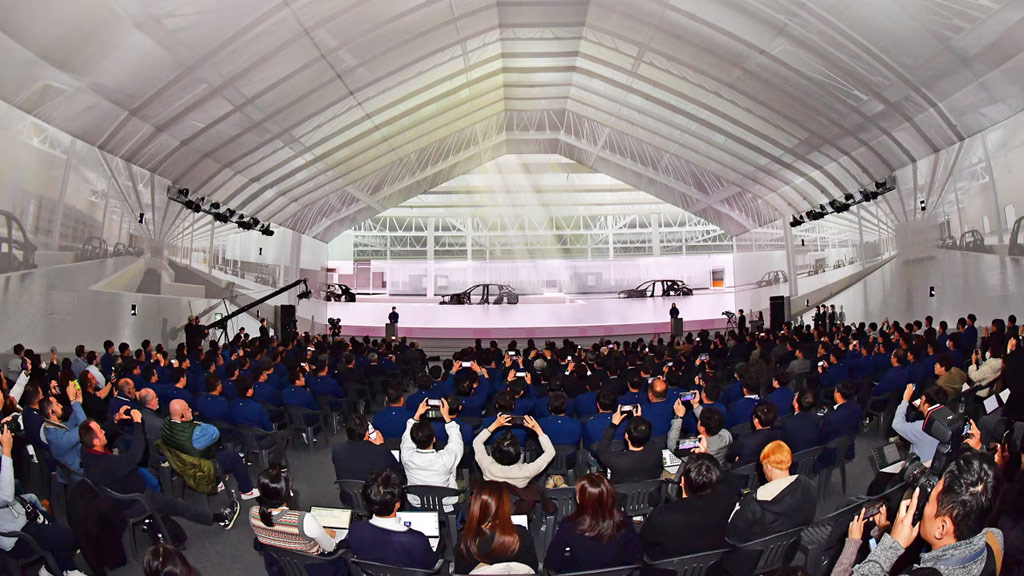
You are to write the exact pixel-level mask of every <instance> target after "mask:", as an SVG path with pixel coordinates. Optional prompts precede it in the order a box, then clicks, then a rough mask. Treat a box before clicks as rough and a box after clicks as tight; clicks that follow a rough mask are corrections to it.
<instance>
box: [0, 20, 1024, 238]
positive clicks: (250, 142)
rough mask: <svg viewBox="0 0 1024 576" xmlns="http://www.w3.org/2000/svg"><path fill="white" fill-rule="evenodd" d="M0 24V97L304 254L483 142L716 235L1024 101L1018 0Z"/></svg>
mask: <svg viewBox="0 0 1024 576" xmlns="http://www.w3.org/2000/svg"><path fill="white" fill-rule="evenodd" d="M0 13H2V14H3V18H0V57H2V58H3V60H4V67H3V69H2V70H0V98H2V99H4V100H5V101H7V102H9V103H11V104H13V105H14V106H17V107H18V108H20V109H22V110H23V111H25V112H27V113H29V114H32V115H34V116H36V117H38V118H40V119H41V120H43V121H45V122H47V123H49V124H51V125H53V126H55V127H57V128H59V129H61V130H64V131H66V132H68V133H70V134H72V135H74V136H75V137H77V138H80V139H82V140H84V141H86V142H88V143H90V144H94V145H96V146H98V147H99V148H101V149H102V150H104V151H106V152H109V153H111V154H113V155H116V156H119V157H121V158H123V159H125V160H126V161H128V162H130V163H132V164H135V165H137V166H139V167H141V168H144V169H146V170H150V171H152V172H155V173H156V174H159V175H160V176H162V177H165V178H167V179H170V180H171V181H173V182H175V183H176V184H179V185H181V186H186V187H190V188H192V190H193V191H194V193H195V194H196V195H198V196H206V197H208V198H211V199H215V200H217V201H220V202H221V203H222V204H225V205H230V206H232V207H234V208H236V209H239V210H241V211H243V212H245V213H246V214H249V215H255V216H257V217H259V218H260V219H261V220H269V221H271V222H274V223H275V224H280V225H285V226H288V227H291V228H293V229H295V230H297V231H299V232H302V233H306V234H310V235H314V236H316V237H318V238H320V239H323V240H329V239H331V238H332V237H333V236H334V235H336V234H338V233H339V232H341V231H343V230H344V229H345V228H347V227H348V226H349V225H351V224H352V223H353V222H355V221H358V219H360V218H365V217H366V216H368V215H372V214H375V213H378V212H380V211H382V210H385V209H387V208H388V207H391V206H395V205H397V204H399V203H400V202H401V201H404V200H405V199H408V198H411V197H413V196H415V195H417V194H419V193H421V192H423V191H425V190H428V189H430V187H431V186H433V185H439V184H441V183H443V182H445V181H447V180H450V179H451V178H453V177H455V176H458V175H460V174H462V173H465V172H468V171H470V170H472V169H473V168H476V167H478V166H480V165H481V164H483V163H486V162H489V161H490V160H493V159H494V158H496V157H498V156H500V155H502V154H504V153H508V152H517V153H557V154H563V155H565V156H566V157H568V158H570V159H572V160H573V161H576V162H579V163H581V164H583V165H585V166H587V167H589V168H591V169H594V170H598V171H602V172H606V173H608V174H609V175H610V176H613V177H615V178H617V179H619V180H622V181H623V182H626V183H628V184H629V185H631V186H633V187H635V188H637V189H639V190H644V191H646V192H649V193H651V194H652V195H654V196H656V197H658V198H661V199H662V200H665V201H667V202H670V203H672V204H675V205H677V206H679V207H680V208H683V209H686V210H689V211H691V212H693V213H695V214H697V215H699V216H701V217H703V218H706V219H708V220H710V221H712V222H714V223H716V224H718V225H719V226H721V227H722V228H723V229H725V230H726V231H728V232H730V233H733V234H736V233H740V232H743V231H746V230H750V229H753V228H756V227H758V226H761V225H764V224H766V223H768V222H770V221H772V220H774V219H776V218H778V217H780V216H783V215H788V213H789V212H792V211H798V210H805V209H807V208H808V207H810V206H815V205H817V204H818V203H820V202H826V201H827V200H829V199H831V198H834V197H836V196H839V195H841V194H842V193H844V192H847V191H851V190H853V189H855V188H857V187H858V186H861V185H864V184H867V183H869V182H871V181H873V180H875V179H881V178H884V177H885V176H887V175H888V174H890V173H892V172H893V171H894V170H895V169H896V168H899V167H901V166H904V165H906V164H908V163H912V162H914V161H916V160H917V159H919V158H924V157H927V156H929V155H931V154H933V153H934V152H936V151H938V150H941V149H944V148H946V147H948V146H950V145H952V144H955V143H956V142H959V141H961V140H963V139H964V138H965V137H967V136H969V135H972V134H974V133H977V132H979V131H981V130H983V129H985V128H988V127H990V126H992V125H994V124H996V123H998V122H1000V121H1002V120H1004V119H1006V118H1007V117H1009V116H1011V115H1012V114H1015V113H1017V112H1019V111H1021V110H1022V109H1024V87H1022V85H1021V84H1020V82H1019V81H1018V79H1019V78H1020V77H1021V75H1022V74H1024V57H1022V52H1024V0H947V1H945V2H941V3H939V2H931V1H928V0H905V1H902V2H892V1H891V0H629V1H628V2H625V1H622V0H508V1H505V0H443V1H441V0H434V1H425V0H387V1H380V0H378V1H370V0H348V1H339V0H305V1H303V0H227V1H225V0H217V1H213V0H176V1H175V0H172V1H160V2H158V1H156V0H77V1H76V2H72V3H67V2H60V1H58V0H36V1H34V2H20V1H17V0H0ZM170 209H171V210H172V213H171V214H170V216H171V217H172V218H177V216H178V214H176V213H175V212H174V211H175V210H177V207H176V206H172V207H171V208H170ZM164 229H165V230H166V231H168V232H169V231H170V230H172V229H173V226H167V227H165V228H164Z"/></svg>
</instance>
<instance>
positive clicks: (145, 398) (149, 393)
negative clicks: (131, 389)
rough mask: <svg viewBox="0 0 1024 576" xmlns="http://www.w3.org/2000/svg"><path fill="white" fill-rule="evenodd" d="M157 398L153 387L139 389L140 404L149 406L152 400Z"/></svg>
mask: <svg viewBox="0 0 1024 576" xmlns="http://www.w3.org/2000/svg"><path fill="white" fill-rule="evenodd" d="M155 399H156V392H153V390H152V389H151V388H143V389H142V390H140V391H139V398H138V400H139V404H142V405H143V406H148V405H149V403H150V402H152V401H153V400H155Z"/></svg>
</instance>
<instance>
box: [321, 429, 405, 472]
mask: <svg viewBox="0 0 1024 576" xmlns="http://www.w3.org/2000/svg"><path fill="white" fill-rule="evenodd" d="M372 429H373V426H371V425H370V422H369V421H368V420H367V419H366V416H363V415H362V414H353V415H352V416H349V417H348V418H347V419H346V420H345V436H346V437H347V438H348V442H338V443H336V444H334V446H333V447H331V461H333V462H334V477H335V478H337V479H338V480H359V481H362V482H365V481H366V479H367V478H369V477H370V475H371V474H373V473H374V472H376V471H378V470H383V469H385V468H389V469H390V470H391V471H393V472H401V471H402V465H401V464H399V463H398V460H396V459H395V456H394V454H392V453H391V451H390V450H388V449H387V447H385V446H384V434H383V433H382V432H381V431H380V430H373V431H372V433H371V430H372Z"/></svg>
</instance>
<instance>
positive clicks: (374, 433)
mask: <svg viewBox="0 0 1024 576" xmlns="http://www.w3.org/2000/svg"><path fill="white" fill-rule="evenodd" d="M366 426H367V428H366V433H367V434H369V435H370V440H373V441H374V442H376V441H377V431H376V430H374V428H373V424H370V423H369V422H367V423H366Z"/></svg>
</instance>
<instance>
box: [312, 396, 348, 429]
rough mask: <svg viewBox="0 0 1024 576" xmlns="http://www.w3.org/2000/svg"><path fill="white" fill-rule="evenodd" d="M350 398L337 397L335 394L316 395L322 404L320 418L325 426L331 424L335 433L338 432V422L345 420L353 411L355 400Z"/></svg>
mask: <svg viewBox="0 0 1024 576" xmlns="http://www.w3.org/2000/svg"><path fill="white" fill-rule="evenodd" d="M348 400H349V399H348V398H335V397H334V396H317V397H316V403H317V404H318V405H319V406H320V420H321V421H322V422H323V425H324V427H325V428H326V427H327V425H328V424H330V426H331V432H332V433H333V434H337V433H338V422H339V421H343V420H344V418H345V416H346V415H348V414H351V413H352V411H353V406H354V401H348ZM346 401H348V402H346Z"/></svg>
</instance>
